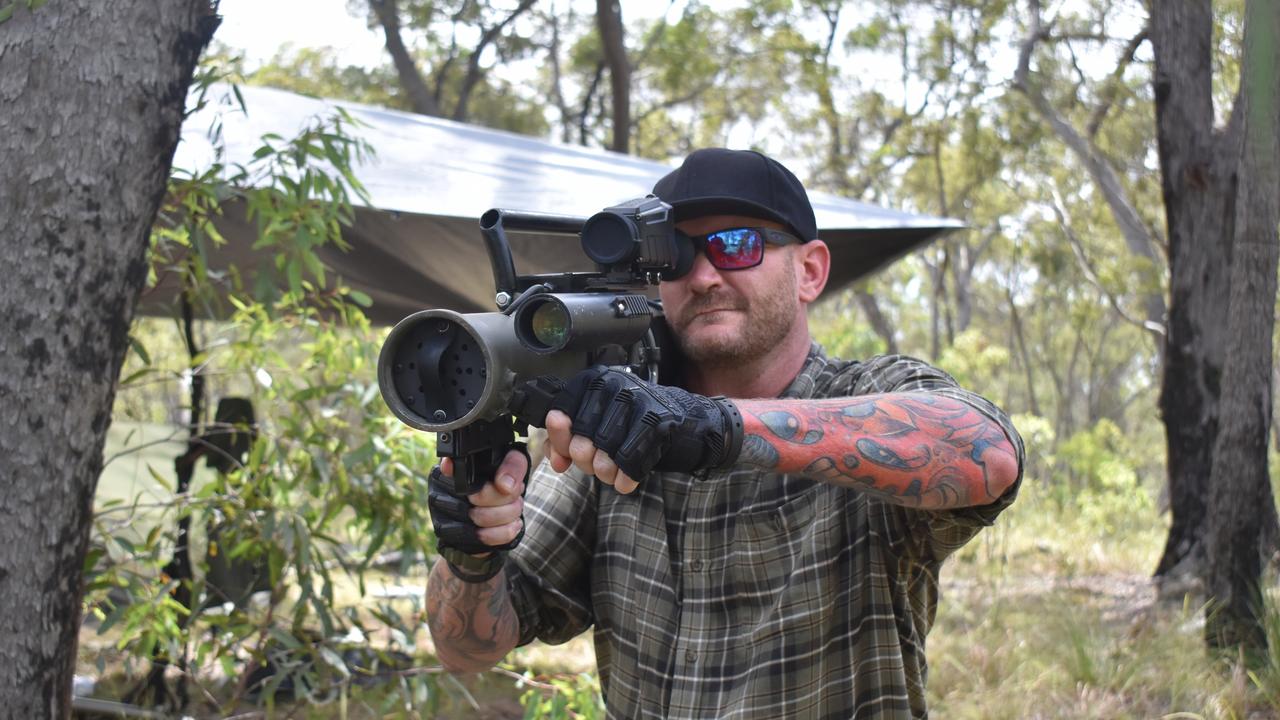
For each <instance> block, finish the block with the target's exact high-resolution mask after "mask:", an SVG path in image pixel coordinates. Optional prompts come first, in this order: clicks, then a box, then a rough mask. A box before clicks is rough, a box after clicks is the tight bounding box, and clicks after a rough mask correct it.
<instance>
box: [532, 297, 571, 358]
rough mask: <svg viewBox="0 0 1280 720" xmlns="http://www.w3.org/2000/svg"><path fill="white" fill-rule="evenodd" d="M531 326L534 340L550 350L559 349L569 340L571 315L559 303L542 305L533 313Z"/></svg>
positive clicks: (551, 302) (549, 302) (548, 302)
mask: <svg viewBox="0 0 1280 720" xmlns="http://www.w3.org/2000/svg"><path fill="white" fill-rule="evenodd" d="M529 324H530V325H531V326H532V330H533V337H534V339H536V340H537V341H538V342H540V343H542V344H543V345H545V346H546V347H548V348H551V349H556V348H559V347H560V346H561V345H564V344H565V342H567V341H568V340H569V313H568V312H567V311H566V310H565V308H564V305H561V304H560V303H558V302H553V301H547V302H544V303H542V305H540V306H539V307H538V309H537V310H534V311H533V317H532V318H530V320H529Z"/></svg>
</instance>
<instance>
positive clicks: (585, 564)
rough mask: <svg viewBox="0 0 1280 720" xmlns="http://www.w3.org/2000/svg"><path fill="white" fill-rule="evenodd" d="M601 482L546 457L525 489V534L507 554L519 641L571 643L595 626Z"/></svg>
mask: <svg viewBox="0 0 1280 720" xmlns="http://www.w3.org/2000/svg"><path fill="white" fill-rule="evenodd" d="M598 484H599V483H595V482H592V479H591V478H588V477H585V476H584V475H583V474H582V473H581V472H580V471H578V470H577V469H575V468H571V469H570V470H569V472H566V473H563V474H561V473H557V472H556V471H554V470H552V469H551V465H550V463H548V462H547V461H546V460H543V461H542V463H541V464H539V465H538V467H537V469H536V470H534V472H533V473H532V474H531V475H530V477H529V486H528V488H527V489H526V490H525V505H524V523H525V530H524V537H523V538H522V539H521V540H520V544H519V545H517V546H516V547H515V548H514V549H513V550H512V551H511V552H510V554H508V556H507V563H506V566H505V568H504V569H505V570H506V575H507V588H508V591H509V594H510V597H511V602H512V604H513V605H514V606H515V609H516V615H517V616H518V617H519V619H520V645H527V644H528V643H530V642H533V640H534V639H535V638H536V639H538V640H542V641H543V642H546V643H551V644H553V645H554V644H559V643H563V642H567V641H568V640H570V639H572V638H573V637H574V636H576V635H578V634H579V633H581V632H582V631H584V630H586V629H587V628H589V627H591V624H592V622H593V616H592V612H591V588H590V576H591V573H590V568H591V557H592V548H593V547H594V546H595V533H596V525H595V523H596V502H597V494H598V488H597V485H598Z"/></svg>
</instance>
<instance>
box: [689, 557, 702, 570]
mask: <svg viewBox="0 0 1280 720" xmlns="http://www.w3.org/2000/svg"><path fill="white" fill-rule="evenodd" d="M690 567H692V568H693V571H694V572H702V558H694V560H693V562H692V563H690Z"/></svg>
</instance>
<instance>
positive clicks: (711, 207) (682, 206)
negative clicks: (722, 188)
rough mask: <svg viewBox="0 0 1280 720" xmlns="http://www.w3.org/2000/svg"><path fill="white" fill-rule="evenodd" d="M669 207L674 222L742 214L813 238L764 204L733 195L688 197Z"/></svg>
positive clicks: (802, 238) (793, 233)
mask: <svg viewBox="0 0 1280 720" xmlns="http://www.w3.org/2000/svg"><path fill="white" fill-rule="evenodd" d="M671 207H672V208H674V209H675V213H676V222H681V221H683V220H691V219H693V218H698V217H705V216H707V215H744V216H747V217H755V218H761V219H763V220H772V221H773V222H776V223H779V224H781V225H782V226H783V227H785V228H787V230H789V231H790V232H791V234H792V235H795V236H796V237H798V238H800V239H801V240H802V241H804V242H808V241H810V240H812V239H813V238H807V237H804V234H803V233H802V232H800V230H798V229H797V228H796V227H794V226H793V225H792V224H791V223H789V222H787V221H786V220H785V219H784V218H783V217H782V216H781V215H779V214H778V213H776V212H774V211H772V210H770V209H769V208H767V207H765V206H764V205H760V204H759V203H754V202H751V201H750V200H743V199H741V198H735V197H699V198H689V199H687V200H680V201H678V202H674V203H671Z"/></svg>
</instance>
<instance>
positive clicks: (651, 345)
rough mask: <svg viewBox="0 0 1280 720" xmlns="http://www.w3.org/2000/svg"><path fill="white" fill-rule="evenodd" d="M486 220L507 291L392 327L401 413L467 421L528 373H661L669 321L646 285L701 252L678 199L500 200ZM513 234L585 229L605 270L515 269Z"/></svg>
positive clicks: (420, 419)
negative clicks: (565, 212) (563, 204)
mask: <svg viewBox="0 0 1280 720" xmlns="http://www.w3.org/2000/svg"><path fill="white" fill-rule="evenodd" d="M480 228H481V234H482V235H483V237H484V239H485V246H486V249H487V250H488V253H489V259H490V264H491V265H492V267H493V272H494V284H495V288H496V290H497V293H496V296H497V297H498V298H499V299H502V298H506V299H507V301H506V302H505V303H501V302H500V304H499V310H498V311H497V312H486V313H459V312H455V311H453V310H447V309H432V310H423V311H420V312H416V313H414V314H412V315H410V316H408V317H407V318H405V319H404V320H402V321H400V323H399V324H397V325H396V326H395V328H394V329H392V331H391V333H390V334H389V335H388V336H387V339H386V342H385V343H384V344H383V347H382V352H381V354H380V356H379V358H378V382H379V386H380V388H381V390H382V395H383V398H384V399H385V400H386V403H387V405H388V407H389V408H390V409H391V411H392V413H394V414H395V416H396V417H398V418H399V419H400V420H402V421H403V422H405V423H406V424H407V425H409V426H410V427H413V428H416V429H419V430H425V431H431V432H439V433H449V432H450V431H456V430H458V429H464V428H469V427H470V426H472V425H474V424H476V423H479V422H481V421H491V420H496V419H498V418H500V417H502V416H503V415H508V414H510V412H511V409H510V406H511V402H512V399H513V396H515V395H516V394H517V393H518V392H519V387H520V386H521V385H523V384H524V383H525V382H527V381H530V380H533V379H535V378H537V377H539V376H542V375H554V376H557V377H561V378H568V377H570V376H571V375H573V374H574V373H576V372H578V371H580V370H582V369H585V368H587V367H591V366H592V365H595V364H607V365H626V366H629V367H631V368H633V371H635V372H636V373H637V374H638V375H640V376H641V377H646V378H648V379H650V380H653V381H655V382H656V381H657V375H658V362H659V360H660V356H661V353H660V352H659V345H658V341H657V339H656V338H657V337H659V336H665V324H663V323H662V322H661V321H660V320H659V319H660V318H661V309H660V306H659V305H658V304H657V303H656V302H654V301H652V300H650V299H649V298H648V297H647V296H646V295H645V294H644V288H645V287H647V286H648V285H650V284H656V283H657V282H658V281H659V280H660V279H674V278H677V277H680V276H682V275H684V274H685V273H687V272H688V270H689V268H690V266H691V265H692V262H693V247H692V242H691V241H690V240H689V238H688V237H686V236H685V235H684V234H682V233H679V232H678V231H676V230H675V227H674V216H673V213H672V210H671V206H670V205H667V204H666V203H664V202H662V201H661V200H659V199H658V198H655V197H652V196H649V197H645V198H639V199H637V200H632V201H629V202H627V203H622V204H620V205H617V206H614V207H609V208H606V209H604V210H603V211H601V212H599V213H596V214H595V215H593V216H591V217H590V218H587V219H585V220H583V219H582V218H576V217H569V216H558V215H545V214H540V213H520V212H511V211H504V210H490V211H489V212H487V213H485V214H484V215H483V216H482V217H481V219H480ZM507 232H530V233H538V234H543V235H546V234H552V235H578V236H579V238H580V242H581V246H582V250H583V253H584V254H586V255H587V257H589V258H591V259H592V260H593V261H595V263H596V266H597V271H596V272H586V273H583V272H571V273H556V274H546V275H523V276H517V275H516V274H515V269H514V264H513V262H512V259H511V251H510V244H509V242H508V239H507V235H506V233H507ZM655 321H657V322H655ZM655 332H656V334H655ZM508 427H509V423H508ZM508 432H509V431H508ZM455 434H456V433H455ZM445 437H446V435H441V438H442V439H443V438H445ZM449 440H450V441H451V442H452V441H453V440H454V438H453V437H449Z"/></svg>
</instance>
